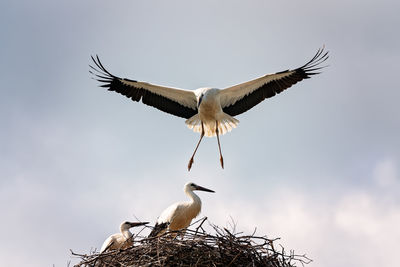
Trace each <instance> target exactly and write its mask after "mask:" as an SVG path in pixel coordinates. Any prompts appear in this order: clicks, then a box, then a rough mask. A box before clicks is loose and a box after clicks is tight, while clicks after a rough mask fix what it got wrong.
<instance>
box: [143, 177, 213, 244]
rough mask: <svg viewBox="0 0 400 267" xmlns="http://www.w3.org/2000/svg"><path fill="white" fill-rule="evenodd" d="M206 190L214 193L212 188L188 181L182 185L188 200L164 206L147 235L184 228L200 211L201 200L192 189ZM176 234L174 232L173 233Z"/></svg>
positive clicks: (157, 234) (156, 234)
mask: <svg viewBox="0 0 400 267" xmlns="http://www.w3.org/2000/svg"><path fill="white" fill-rule="evenodd" d="M195 190H199V191H206V192H211V193H215V192H214V191H213V190H210V189H207V188H205V187H202V186H199V185H197V184H195V183H192V182H188V183H186V184H185V186H184V187H183V191H184V192H185V194H186V195H187V196H188V197H189V198H190V200H189V201H184V202H177V203H174V204H172V205H171V206H169V207H168V208H166V209H165V210H164V211H163V212H162V213H161V215H160V217H158V219H157V222H156V225H155V226H154V229H153V231H151V233H150V235H149V237H154V236H160V235H162V234H163V233H164V232H165V231H167V230H169V231H178V230H181V229H186V228H187V227H188V226H189V225H190V223H191V221H192V219H194V218H196V217H197V215H199V213H200V211H201V200H200V198H199V196H198V195H196V194H195V193H194V192H193V191H195ZM175 235H176V234H175Z"/></svg>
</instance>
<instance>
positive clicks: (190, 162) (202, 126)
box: [188, 122, 204, 171]
mask: <svg viewBox="0 0 400 267" xmlns="http://www.w3.org/2000/svg"><path fill="white" fill-rule="evenodd" d="M203 137H204V124H203V122H201V135H200V140H199V142H198V143H197V146H196V148H195V149H194V152H193V155H192V157H191V158H190V160H189V164H188V171H190V169H191V168H192V164H193V158H194V155H195V154H196V151H197V149H198V148H199V145H200V142H201V139H203Z"/></svg>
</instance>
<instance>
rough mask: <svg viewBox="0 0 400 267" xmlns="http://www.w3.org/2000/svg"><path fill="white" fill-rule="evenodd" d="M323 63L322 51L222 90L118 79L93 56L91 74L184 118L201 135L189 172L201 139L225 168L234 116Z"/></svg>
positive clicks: (316, 71)
mask: <svg viewBox="0 0 400 267" xmlns="http://www.w3.org/2000/svg"><path fill="white" fill-rule="evenodd" d="M326 59H328V52H325V51H324V47H322V48H321V49H318V51H317V53H316V54H315V56H314V57H313V58H312V59H311V60H310V61H308V62H307V63H306V64H304V65H303V66H301V67H299V68H297V69H293V70H285V71H281V72H277V73H274V74H267V75H264V76H262V77H259V78H257V79H254V80H251V81H248V82H245V83H241V84H237V85H234V86H231V87H228V88H225V89H222V90H221V89H216V88H199V89H197V90H194V91H192V90H184V89H178V88H172V87H165V86H160V85H155V84H151V83H147V82H140V81H135V80H129V79H124V78H119V77H117V76H114V75H112V74H111V73H110V72H108V71H107V70H106V68H105V67H104V66H103V64H102V63H101V62H100V59H99V57H98V56H96V58H94V57H93V56H92V60H93V62H94V64H95V65H96V66H97V68H95V67H93V66H90V67H91V68H92V69H93V70H94V72H92V71H90V73H92V74H93V75H95V76H96V79H97V80H98V81H99V82H101V83H103V84H102V85H101V87H105V88H107V89H108V90H109V91H115V92H117V93H120V94H122V95H124V96H126V97H128V98H131V99H132V100H133V101H137V102H139V101H140V100H142V102H143V103H144V104H146V105H150V106H153V107H155V108H157V109H159V110H161V111H164V112H167V113H170V114H172V115H175V116H178V117H182V118H185V119H186V121H185V123H186V125H187V126H188V127H189V128H190V129H192V130H193V131H195V132H199V133H201V134H200V140H199V141H198V143H197V145H196V148H195V150H194V152H193V154H192V157H191V158H190V160H189V164H188V170H189V171H190V168H191V167H192V164H193V159H194V155H195V154H196V151H197V148H198V147H199V145H200V142H201V140H202V139H203V136H204V135H205V136H207V137H212V136H215V135H216V136H217V140H218V149H219V155H220V162H221V166H222V168H224V160H223V157H222V153H221V145H220V141H219V135H223V134H225V133H227V132H230V131H231V130H232V129H233V128H236V126H237V124H238V123H239V121H238V120H237V119H235V118H234V116H236V115H239V114H241V113H243V112H245V111H247V110H249V109H251V108H252V107H254V106H255V105H257V104H258V103H260V102H261V101H263V100H264V99H265V98H269V97H272V96H274V95H276V94H279V93H281V92H282V91H284V90H285V89H287V88H289V87H291V86H292V85H294V84H296V83H297V82H299V81H301V80H303V79H307V78H310V77H311V76H312V75H315V74H319V73H320V72H319V70H320V69H322V68H323V67H321V66H320V64H321V63H322V62H324V61H325V60H326Z"/></svg>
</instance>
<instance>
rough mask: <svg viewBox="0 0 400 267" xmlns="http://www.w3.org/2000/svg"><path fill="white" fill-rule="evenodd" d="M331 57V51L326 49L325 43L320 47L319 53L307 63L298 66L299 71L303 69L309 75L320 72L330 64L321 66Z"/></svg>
mask: <svg viewBox="0 0 400 267" xmlns="http://www.w3.org/2000/svg"><path fill="white" fill-rule="evenodd" d="M328 58H329V51H326V50H325V45H323V46H322V47H321V48H319V49H318V51H317V53H315V55H314V56H313V58H311V60H310V61H308V62H307V63H306V64H304V65H303V66H301V67H300V68H298V69H297V70H298V71H302V72H304V73H305V74H306V76H307V77H309V76H311V75H316V74H320V73H321V71H319V70H322V69H324V68H326V67H328V66H329V65H324V66H321V64H322V63H324V62H325V61H326V60H327V59H328Z"/></svg>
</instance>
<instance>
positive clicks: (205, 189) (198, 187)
mask: <svg viewBox="0 0 400 267" xmlns="http://www.w3.org/2000/svg"><path fill="white" fill-rule="evenodd" d="M195 189H196V190H199V191H206V192H210V193H215V191H213V190H211V189H208V188H205V187H202V186H200V185H196V186H195Z"/></svg>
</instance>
